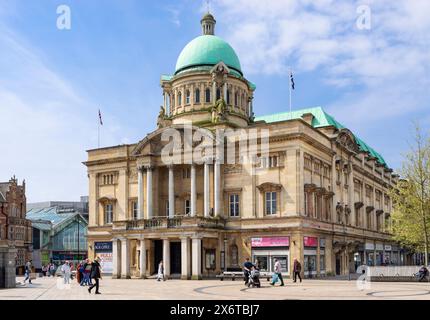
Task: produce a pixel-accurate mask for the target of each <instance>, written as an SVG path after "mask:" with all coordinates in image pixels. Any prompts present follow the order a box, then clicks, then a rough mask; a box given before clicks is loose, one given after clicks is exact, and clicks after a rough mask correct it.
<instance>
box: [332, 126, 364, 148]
mask: <svg viewBox="0 0 430 320" xmlns="http://www.w3.org/2000/svg"><path fill="white" fill-rule="evenodd" d="M336 143H338V144H339V145H341V146H342V147H344V148H345V149H347V150H349V151H351V152H353V153H359V152H360V147H359V146H358V144H357V142H356V141H355V138H354V135H353V134H352V132H351V131H349V130H348V129H342V130H341V131H340V132H339V134H338V135H337V137H336Z"/></svg>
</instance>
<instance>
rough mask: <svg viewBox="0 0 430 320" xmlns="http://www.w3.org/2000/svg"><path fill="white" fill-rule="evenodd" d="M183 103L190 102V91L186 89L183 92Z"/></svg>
mask: <svg viewBox="0 0 430 320" xmlns="http://www.w3.org/2000/svg"><path fill="white" fill-rule="evenodd" d="M185 104H190V91H189V90H187V92H186V94H185Z"/></svg>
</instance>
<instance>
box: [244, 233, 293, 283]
mask: <svg viewBox="0 0 430 320" xmlns="http://www.w3.org/2000/svg"><path fill="white" fill-rule="evenodd" d="M251 250H252V252H251V253H252V254H251V255H252V261H254V262H255V261H258V264H259V266H260V271H262V272H274V270H275V259H277V260H279V262H280V263H281V268H282V274H285V275H290V270H289V267H288V266H289V263H290V237H261V238H252V240H251Z"/></svg>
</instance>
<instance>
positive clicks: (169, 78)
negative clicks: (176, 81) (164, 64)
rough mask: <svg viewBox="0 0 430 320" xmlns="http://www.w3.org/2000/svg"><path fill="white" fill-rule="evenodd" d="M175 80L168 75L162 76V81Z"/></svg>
mask: <svg viewBox="0 0 430 320" xmlns="http://www.w3.org/2000/svg"><path fill="white" fill-rule="evenodd" d="M172 79H173V76H171V75H168V74H163V75H161V81H170V80H172Z"/></svg>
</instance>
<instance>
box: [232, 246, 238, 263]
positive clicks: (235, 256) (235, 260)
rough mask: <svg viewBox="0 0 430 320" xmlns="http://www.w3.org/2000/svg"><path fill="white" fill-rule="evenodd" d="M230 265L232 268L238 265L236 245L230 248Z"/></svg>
mask: <svg viewBox="0 0 430 320" xmlns="http://www.w3.org/2000/svg"><path fill="white" fill-rule="evenodd" d="M230 264H231V265H232V266H238V265H239V251H238V249H237V245H235V244H234V245H232V246H230Z"/></svg>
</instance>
